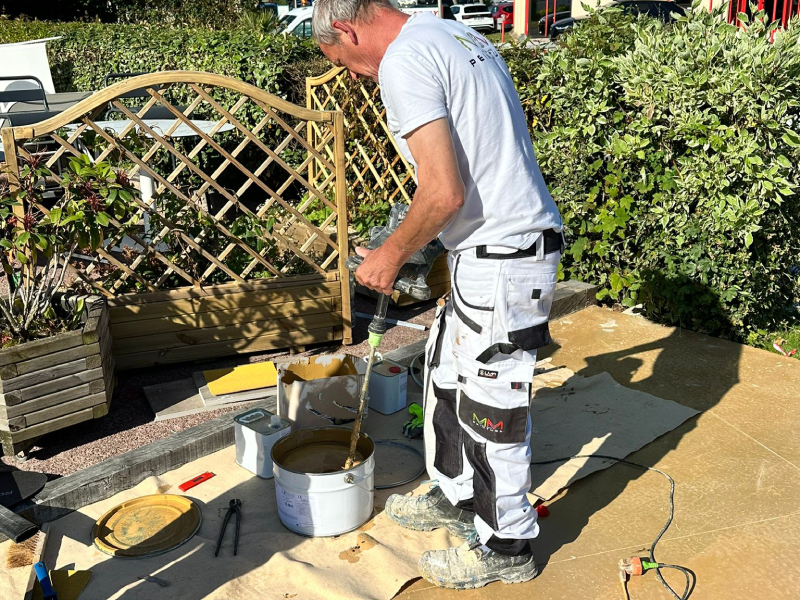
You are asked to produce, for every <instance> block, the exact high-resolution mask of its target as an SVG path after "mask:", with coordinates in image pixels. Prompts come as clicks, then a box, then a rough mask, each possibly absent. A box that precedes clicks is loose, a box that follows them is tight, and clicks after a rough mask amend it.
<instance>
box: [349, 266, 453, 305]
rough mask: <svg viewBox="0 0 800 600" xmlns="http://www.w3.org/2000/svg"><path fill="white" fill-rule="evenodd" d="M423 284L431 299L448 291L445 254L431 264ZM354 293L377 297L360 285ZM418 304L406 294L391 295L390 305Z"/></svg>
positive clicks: (448, 272)
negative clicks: (429, 291)
mask: <svg viewBox="0 0 800 600" xmlns="http://www.w3.org/2000/svg"><path fill="white" fill-rule="evenodd" d="M425 283H427V284H428V285H429V286H430V288H431V298H439V297H441V296H442V295H444V294H445V293H447V292H449V291H450V269H448V268H447V254H446V253H445V254H442V255H441V256H440V257H439V258H437V259H436V261H435V262H434V263H433V267H431V272H430V273H428V277H427V279H426V280H425ZM356 291H357V292H358V293H359V294H364V295H366V296H371V297H373V298H377V297H378V294H377V293H376V292H374V291H372V290H370V289H369V288H365V287H364V286H363V285H360V284H357V285H356ZM418 302H420V301H419V300H417V299H416V298H414V297H413V296H409V295H408V294H401V293H400V292H395V293H394V294H392V303H393V304H395V305H396V306H409V305H411V304H417V303H418Z"/></svg>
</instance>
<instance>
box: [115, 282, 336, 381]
mask: <svg viewBox="0 0 800 600" xmlns="http://www.w3.org/2000/svg"><path fill="white" fill-rule="evenodd" d="M108 304H109V314H110V319H111V333H112V337H113V339H114V350H113V352H114V358H115V361H116V365H117V368H118V369H132V368H139V367H148V366H152V365H158V364H165V363H174V362H185V361H192V360H201V359H206V358H212V357H216V356H225V355H230V354H237V353H247V352H262V351H265V350H275V349H279V348H288V347H297V346H301V345H306V344H314V343H319V342H329V341H334V340H345V343H349V338H350V327H349V323H350V319H349V316H348V318H347V319H343V316H342V313H343V310H342V306H343V302H342V285H341V282H340V280H339V274H338V273H328V274H327V275H300V276H292V277H286V278H281V279H269V280H263V281H253V282H248V283H246V284H223V285H215V286H210V287H206V288H195V287H187V288H182V289H177V290H171V291H167V292H150V293H141V294H128V295H122V296H117V297H116V298H113V299H109V301H108Z"/></svg>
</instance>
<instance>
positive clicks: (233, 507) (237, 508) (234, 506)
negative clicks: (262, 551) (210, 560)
mask: <svg viewBox="0 0 800 600" xmlns="http://www.w3.org/2000/svg"><path fill="white" fill-rule="evenodd" d="M234 513H235V514H236V533H235V536H234V538H233V555H234V556H236V549H237V547H238V546H239V526H240V525H241V524H242V501H241V500H239V499H238V498H237V499H235V500H231V502H230V506H228V512H227V513H225V520H224V521H222V530H221V531H220V532H219V537H218V538H217V549H216V550H214V556H218V555H219V547H220V546H221V545H222V538H223V537H224V536H225V528H226V527H227V526H228V521H230V519H231V515H232V514H234Z"/></svg>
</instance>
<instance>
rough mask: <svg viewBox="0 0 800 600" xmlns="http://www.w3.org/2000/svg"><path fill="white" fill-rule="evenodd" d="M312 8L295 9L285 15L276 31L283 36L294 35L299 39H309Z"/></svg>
mask: <svg viewBox="0 0 800 600" xmlns="http://www.w3.org/2000/svg"><path fill="white" fill-rule="evenodd" d="M313 14H314V8H313V7H312V6H305V7H303V8H295V9H293V10H290V11H289V12H288V13H286V14H285V15H284V16H283V17H282V18H281V20H280V21H279V22H278V31H279V32H280V33H282V34H283V35H294V36H297V37H300V38H310V37H311V16H312V15H313Z"/></svg>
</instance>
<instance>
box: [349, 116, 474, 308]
mask: <svg viewBox="0 0 800 600" xmlns="http://www.w3.org/2000/svg"><path fill="white" fill-rule="evenodd" d="M406 141H407V142H408V147H409V149H410V150H411V154H412V155H413V156H414V160H415V161H416V163H417V191H416V193H415V194H414V201H413V202H412V203H411V208H410V209H409V211H408V214H407V215H406V218H405V220H404V221H403V223H402V224H401V225H400V227H398V228H397V230H396V231H395V232H394V233H393V234H392V235H391V236H390V237H389V238H388V239H387V240H386V242H385V243H384V244H383V246H381V247H380V248H378V249H377V250H374V251H373V252H369V251H366V250H364V249H363V248H359V249H358V250H357V251H358V253H359V254H361V255H362V256H365V257H366V258H365V259H364V262H363V263H362V265H361V266H360V267H359V268H358V270H357V271H356V278H357V279H358V281H359V282H360V283H361V284H362V285H365V286H367V287H369V288H372V289H374V290H376V291H378V292H381V293H384V294H391V293H392V285H393V284H394V280H395V278H396V277H397V272H398V271H399V270H400V267H402V266H403V265H404V264H405V262H406V261H407V260H408V259H409V257H410V256H411V255H412V254H414V252H416V251H417V250H419V249H420V248H422V247H423V246H424V245H425V244H427V243H428V242H430V241H431V240H432V239H434V238H435V237H436V236H437V235H439V233H441V231H442V230H443V229H444V228H445V227H446V226H447V224H448V223H449V222H450V221H452V220H453V217H455V215H456V213H458V211H459V210H460V209H461V207H462V206H463V204H464V182H463V181H462V179H461V174H460V173H459V171H458V161H457V160H456V153H455V149H454V148H453V139H452V136H451V135H450V126H449V124H448V122H447V119H444V118H442V119H437V120H436V121H431V122H430V123H427V124H425V125H423V126H422V127H420V128H418V129H416V130H414V131H413V132H411V134H410V135H409V136H408V137H407V138H406Z"/></svg>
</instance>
